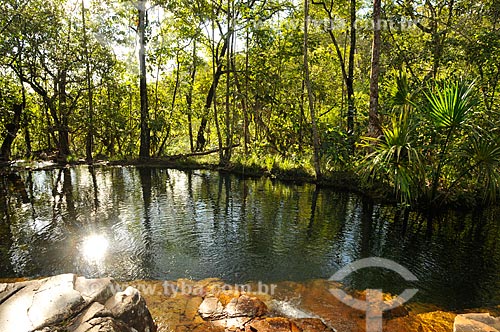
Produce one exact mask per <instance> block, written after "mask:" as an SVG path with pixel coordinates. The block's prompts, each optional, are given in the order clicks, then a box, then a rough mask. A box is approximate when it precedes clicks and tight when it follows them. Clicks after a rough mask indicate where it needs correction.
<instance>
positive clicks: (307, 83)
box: [304, 0, 321, 180]
mask: <svg viewBox="0 0 500 332" xmlns="http://www.w3.org/2000/svg"><path fill="white" fill-rule="evenodd" d="M308 30H309V0H304V84H305V86H306V89H307V99H308V101H309V111H310V113H311V122H312V134H313V149H314V171H315V172H316V179H318V180H319V179H321V167H320V163H319V135H318V126H317V124H316V112H315V110H314V100H313V98H314V96H313V93H312V88H311V80H310V75H309V54H308V47H309V32H308Z"/></svg>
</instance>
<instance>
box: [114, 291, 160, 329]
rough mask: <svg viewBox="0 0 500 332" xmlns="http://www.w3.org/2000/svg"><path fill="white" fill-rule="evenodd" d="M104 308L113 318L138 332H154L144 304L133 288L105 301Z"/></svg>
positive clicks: (153, 326) (149, 315) (151, 319)
mask: <svg viewBox="0 0 500 332" xmlns="http://www.w3.org/2000/svg"><path fill="white" fill-rule="evenodd" d="M104 306H105V307H106V308H107V309H109V310H110V311H111V314H112V316H113V318H116V319H117V320H119V321H122V322H124V323H125V324H127V325H128V326H129V327H132V328H134V329H135V330H137V331H138V332H153V331H156V329H155V325H154V322H153V318H152V317H151V314H150V313H149V310H148V308H147V306H146V302H145V301H144V299H143V298H142V296H141V294H140V293H139V291H138V290H137V289H135V288H133V287H127V289H125V291H123V292H118V293H116V294H115V296H114V297H112V298H110V299H109V300H108V301H106V304H105V305H104Z"/></svg>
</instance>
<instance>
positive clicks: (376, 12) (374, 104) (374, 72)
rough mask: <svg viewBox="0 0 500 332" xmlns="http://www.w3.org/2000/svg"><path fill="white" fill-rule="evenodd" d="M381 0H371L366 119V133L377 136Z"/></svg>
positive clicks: (378, 123)
mask: <svg viewBox="0 0 500 332" xmlns="http://www.w3.org/2000/svg"><path fill="white" fill-rule="evenodd" d="M381 6H382V0H373V44H372V63H371V74H370V109H369V119H368V135H369V136H371V137H378V136H380V135H381V134H382V129H381V127H380V120H379V116H378V80H379V74H380V48H381V40H380V29H381V26H380V24H381V23H380V10H381Z"/></svg>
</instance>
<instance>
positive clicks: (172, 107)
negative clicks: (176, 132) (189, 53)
mask: <svg viewBox="0 0 500 332" xmlns="http://www.w3.org/2000/svg"><path fill="white" fill-rule="evenodd" d="M175 60H176V61H175V62H176V63H177V65H176V69H175V86H174V93H173V94H172V102H171V104H170V114H169V116H168V121H167V132H166V133H165V137H164V138H163V140H162V142H161V144H160V147H159V148H158V152H157V153H156V156H157V157H159V156H161V155H162V153H163V149H164V148H165V144H166V143H167V140H168V138H169V137H170V131H171V130H172V125H171V122H172V116H173V114H174V110H175V101H176V100H177V91H179V85H180V73H181V62H180V59H179V50H177V54H176V56H175Z"/></svg>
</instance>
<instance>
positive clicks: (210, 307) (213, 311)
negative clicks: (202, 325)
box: [198, 296, 226, 320]
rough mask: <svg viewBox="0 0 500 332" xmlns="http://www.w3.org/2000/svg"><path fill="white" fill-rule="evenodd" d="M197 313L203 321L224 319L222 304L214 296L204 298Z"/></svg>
mask: <svg viewBox="0 0 500 332" xmlns="http://www.w3.org/2000/svg"><path fill="white" fill-rule="evenodd" d="M198 312H199V313H200V316H201V317H202V318H203V319H207V320H219V319H222V318H225V316H226V315H225V313H224V308H223V307H222V303H221V302H220V301H219V299H218V298H216V297H215V296H211V297H206V298H205V299H204V300H203V302H202V303H201V304H200V307H199V308H198Z"/></svg>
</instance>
